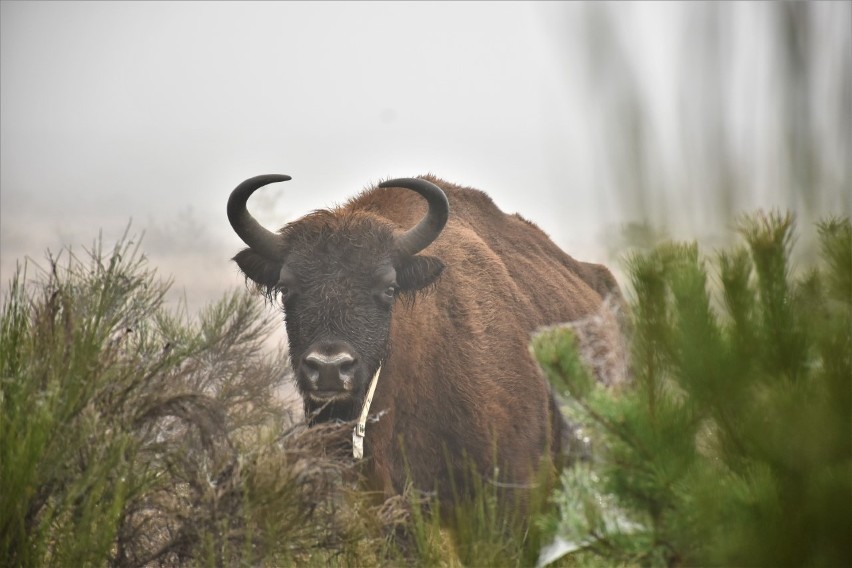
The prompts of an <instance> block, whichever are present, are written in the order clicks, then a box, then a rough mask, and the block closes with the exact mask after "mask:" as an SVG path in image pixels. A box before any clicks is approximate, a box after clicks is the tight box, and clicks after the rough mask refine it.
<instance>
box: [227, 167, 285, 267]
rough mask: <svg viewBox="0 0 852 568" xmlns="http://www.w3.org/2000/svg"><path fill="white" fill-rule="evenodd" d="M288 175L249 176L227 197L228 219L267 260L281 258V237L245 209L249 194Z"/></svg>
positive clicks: (242, 237)
mask: <svg viewBox="0 0 852 568" xmlns="http://www.w3.org/2000/svg"><path fill="white" fill-rule="evenodd" d="M289 179H291V178H290V176H286V175H281V174H266V175H262V176H255V177H253V178H249V179H247V180H246V181H244V182H243V183H241V184H240V185H238V186H237V187H236V188H234V191H232V192H231V197H229V198H228V221H230V222H231V227H233V228H234V231H235V232H236V233H237V235H239V237H240V238H241V239H242V240H243V242H244V243H245V244H247V245H248V246H250V247H251V248H252V250H254V251H255V252H257V253H258V254H260V255H261V256H264V257H266V258H267V259H269V260H277V261H280V260H281V253H282V252H283V249H282V245H281V237H280V236H278V235H277V234H275V233H273V232H272V231H270V230H269V229H266V228H264V227H263V226H262V225H261V224H260V223H258V222H257V220H256V219H255V218H254V217H252V216H251V213H249V212H248V209H246V201H248V198H249V196H250V195H251V194H252V193H254V192H255V191H256V190H258V189H260V188H261V187H263V186H264V185H267V184H270V183H275V182H278V181H287V180H289Z"/></svg>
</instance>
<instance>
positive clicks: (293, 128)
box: [0, 2, 849, 307]
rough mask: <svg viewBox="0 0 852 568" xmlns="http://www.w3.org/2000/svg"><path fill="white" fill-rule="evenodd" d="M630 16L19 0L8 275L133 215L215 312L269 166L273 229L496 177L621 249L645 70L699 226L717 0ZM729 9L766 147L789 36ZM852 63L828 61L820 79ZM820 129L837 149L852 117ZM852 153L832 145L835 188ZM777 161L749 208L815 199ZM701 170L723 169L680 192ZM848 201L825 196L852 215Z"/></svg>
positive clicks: (671, 159) (565, 233) (539, 216)
mask: <svg viewBox="0 0 852 568" xmlns="http://www.w3.org/2000/svg"><path fill="white" fill-rule="evenodd" d="M620 6H621V7H619V6H614V7H613V6H609V7H608V8H607V9H606V10H604V11H603V12H602V13H604V14H609V17H610V20H611V21H612V22H613V25H614V26H615V28H614V29H613V30H612V31H611V34H610V35H602V36H600V37H598V36H596V35H595V34H597V33H598V31H597V29H596V28H590V27H589V21H590V19H589V12H590V9H589V6H587V5H584V4H581V3H568V4H563V3H556V2H545V3H530V2H524V3H520V2H519V3H514V2H473V3H458V2H454V3H439V2H423V3H420V2H401V3H391V2H346V3H338V2H317V3H296V2H286V3H276V2H258V3H250V2H240V3H226V2H210V3H208V2H187V3H172V2H140V3H136V2H110V3H107V2H93V3H80V2H45V3H42V2H2V6H1V7H0V22H2V24H1V25H2V28H1V29H0V73H1V74H2V80H0V280H2V287H3V288H4V289H5V287H6V284H7V281H8V279H9V278H10V277H11V274H12V271H13V269H14V266H15V263H16V261H17V260H19V259H22V258H23V257H24V256H30V257H32V258H33V259H35V260H37V261H38V260H40V259H42V258H43V251H44V249H46V248H51V249H53V250H57V249H58V248H59V247H60V246H61V245H63V244H71V245H74V246H75V247H79V246H81V245H90V244H91V242H92V239H94V238H95V237H96V236H97V234H98V231H99V230H100V229H102V230H103V232H104V236H105V238H106V239H107V240H109V239H115V238H117V237H118V236H119V235H120V234H121V233H122V232H123V231H124V229H125V228H126V226H127V225H128V222H129V221H130V220H131V219H132V225H131V231H132V232H134V233H137V234H138V233H141V232H143V231H144V232H145V233H146V236H145V238H144V240H143V248H144V250H146V251H147V253H148V255H149V257H150V259H151V262H152V264H153V265H154V266H156V267H158V268H159V269H160V271H161V272H162V273H164V275H169V274H173V275H174V277H175V281H176V282H175V289H176V291H177V292H179V293H186V295H187V297H188V298H190V299H191V300H192V301H191V305H192V306H193V307H194V306H197V305H200V304H201V303H203V302H205V301H208V300H210V299H212V298H215V297H218V296H219V295H220V293H221V292H222V291H223V290H224V289H226V288H227V287H229V286H233V285H241V283H242V279H241V278H240V277H238V275H237V273H236V269H235V267H234V266H233V263H230V262H229V261H228V258H229V257H230V256H232V255H233V254H234V253H235V252H236V251H237V250H238V249H239V248H240V247H241V243H240V241H239V239H238V238H237V237H236V236H235V235H233V233H232V232H231V230H230V228H229V226H228V224H227V220H226V217H225V203H226V201H227V197H228V194H229V192H230V190H231V189H232V188H233V187H234V186H235V185H236V184H238V183H239V182H241V181H242V180H243V179H245V178H248V177H251V176H254V175H257V174H261V173H286V174H289V175H291V176H293V181H290V182H287V183H286V184H282V185H278V186H275V188H274V189H272V188H269V189H267V190H266V191H262V192H259V194H257V195H256V197H254V198H253V199H252V200H251V202H250V203H249V207H250V209H251V210H252V211H253V212H254V213H255V214H256V216H257V217H258V218H259V220H260V221H261V222H263V223H264V224H266V225H267V226H268V227H270V228H277V227H279V226H281V225H283V224H284V223H285V222H286V221H288V220H292V219H294V218H296V217H298V216H300V215H302V214H304V213H307V212H309V211H311V210H314V209H317V208H322V207H328V206H332V205H334V204H336V203H341V202H343V201H345V200H346V199H347V198H349V197H351V196H352V195H354V194H355V193H357V192H358V191H359V190H361V189H363V188H364V187H366V186H368V185H370V184H373V183H376V182H378V181H380V180H382V179H386V178H389V177H412V176H416V175H420V174H424V173H433V174H435V175H438V176H439V177H442V178H444V179H446V180H448V181H452V182H455V183H459V184H463V185H470V186H473V187H476V188H478V189H482V190H485V191H486V192H488V193H489V194H490V195H491V196H492V198H493V199H494V200H495V202H496V203H497V204H498V205H499V206H500V207H501V208H502V209H503V210H505V211H507V212H516V211H517V212H520V213H521V214H522V215H524V216H525V217H527V218H529V219H531V220H533V221H535V222H536V223H537V224H539V225H540V226H541V227H542V228H543V229H544V230H545V231H546V232H548V233H549V234H550V235H551V236H552V237H553V238H554V240H555V241H556V242H557V244H559V245H560V246H562V247H563V248H564V249H566V250H567V251H568V252H569V253H570V254H573V255H575V256H577V257H579V258H582V259H583V260H591V261H599V262H602V261H609V260H610V258H608V249H607V242H606V238H607V235H608V234H610V233H611V232H612V231H614V230H616V229H617V227H618V226H619V225H620V224H622V223H624V222H625V221H628V220H631V219H635V218H636V217H637V211H636V207H634V205H633V202H632V201H631V200H630V197H629V196H630V192H631V191H632V189H631V187H627V186H630V185H631V183H630V181H629V180H628V181H627V182H625V179H624V178H619V177H618V176H616V175H615V174H614V173H613V172H614V168H613V167H611V166H612V159H613V158H612V155H614V153H616V150H618V148H620V146H619V144H621V143H622V142H623V138H625V133H624V132H622V131H621V129H627V128H628V127H629V125H626V124H621V123H620V122H619V121H618V120H615V119H613V118H612V117H617V116H618V114H617V113H613V111H612V109H613V108H617V107H618V105H619V104H622V103H623V96H622V95H621V93H623V92H624V91H625V89H626V87H625V86H624V85H625V83H624V82H625V81H626V80H627V79H630V80H632V81H633V83H635V85H638V89H639V90H640V92H641V94H640V96H641V99H642V100H643V101H645V103H646V104H647V107H648V112H649V116H650V117H651V118H652V119H653V120H652V123H651V124H652V126H653V128H652V129H650V130H646V132H645V133H644V134H643V136H645V137H647V141H648V142H649V145H650V144H651V143H653V145H654V147H655V148H657V150H656V151H657V152H658V153H659V155H660V156H661V159H660V161H659V171H656V172H652V173H654V175H656V176H657V178H658V179H663V180H669V182H672V183H670V184H669V185H671V186H672V187H683V188H684V189H683V192H682V193H676V194H672V195H671V199H672V201H673V202H676V203H678V204H679V207H680V211H682V215H681V217H682V218H681V221H682V222H683V223H682V224H683V225H685V226H687V227H697V226H698V225H699V224H700V222H701V220H702V219H703V218H704V217H705V216H706V215H705V212H704V211H703V210H702V206H701V204H700V202H699V201H696V200H695V199H694V195H695V194H696V193H695V192H698V193H700V192H708V191H712V189H708V187H709V185H702V183H706V184H710V183H715V181H716V180H715V179H714V178H713V168H710V167H707V166H702V165H701V164H698V165H697V166H696V167H695V168H692V167H691V166H690V164H688V163H687V162H686V161H685V160H684V155H683V153H682V152H683V144H682V140H681V139H680V138H679V137H678V134H677V133H678V128H679V127H680V123H679V120H680V118H681V115H679V114H678V112H679V111H678V105H679V104H680V105H682V103H683V99H684V97H683V93H684V92H686V93H687V94H688V93H689V92H690V91H689V85H690V84H692V85H695V84H699V85H700V82H699V83H695V81H696V80H697V78H700V76H702V73H703V71H702V69H701V66H700V65H698V67H699V70H698V72H695V71H693V74H692V75H689V74H688V73H686V72H684V69H685V68H687V67H695V65H694V62H695V61H699V63H700V60H695V59H692V60H690V53H691V51H690V46H691V45H692V41H693V38H694V32H695V29H693V28H691V27H690V26H689V22H693V25H694V23H695V21H696V20H695V18H694V17H693V18H691V19H690V14H691V13H692V12H693V11H694V10H699V11H700V10H701V7H700V6H698V7H696V8H685V7H683V6H673V5H669V4H667V3H664V4H640V5H627V4H623V5H620ZM847 8H848V5H847V6H846V7H842V6H841V8H836V7H835V8H832V9H833V10H834V12H833V13H829V14H828V15H827V16H823V17H822V19H821V20H820V21H819V22H817V23H818V24H819V25H823V26H829V28H830V29H829V30H828V32H826V36H827V37H829V39H830V38H831V37H835V36H837V37H840V40H838V41H841V44H840V45H839V47H838V46H837V45H834V46H833V47H832V46H829V47H830V48H831V49H829V52H830V54H836V53H841V54H842V53H844V51H843V50H844V49H846V43H842V42H847V43H848V33H846V32H843V31H841V32H838V31H837V26H838V25H843V23H842V21H841V23H840V24H837V23H836V22H834V20H837V19H838V18H837V15H838V14H839V15H840V16H844V15H847V13H848V9H847ZM705 9H706V7H705ZM728 10H729V11H731V12H733V11H736V14H734V15H733V16H731V18H732V19H731V21H733V22H735V23H737V26H736V27H735V28H734V29H732V30H731V32H730V39H731V45H733V46H734V49H736V50H738V51H737V52H736V53H728V54H727V56H726V57H728V58H730V59H729V60H730V61H737V62H739V63H738V65H736V66H733V65H732V66H731V67H732V69H733V71H732V75H731V77H730V79H731V87H730V88H731V89H732V92H733V93H734V95H735V97H734V98H735V99H737V100H740V99H742V100H745V101H746V103H745V104H743V105H740V106H736V107H734V109H733V112H731V113H729V114H730V116H731V121H732V123H731V126H730V128H731V129H732V131H733V133H734V136H733V139H734V141H733V142H732V147H734V148H738V147H740V148H744V149H745V150H743V151H748V150H749V149H751V148H755V147H757V148H761V146H760V145H761V144H765V141H764V137H763V134H762V130H761V128H757V129H755V127H754V125H753V124H752V123H750V122H749V118H750V117H751V116H752V109H755V110H754V112H764V113H769V114H767V116H766V119H765V120H766V121H767V123H768V124H772V120H773V118H772V117H773V116H774V115H772V114H771V113H772V112H774V111H773V110H772V109H773V108H774V107H772V102H773V101H774V100H775V99H774V95H773V92H772V89H773V87H772V86H773V85H775V84H776V83H773V80H775V79H773V77H772V76H771V72H772V69H773V67H772V65H771V63H772V61H773V60H772V59H771V56H772V53H774V52H773V51H772V46H773V45H774V44H772V36H771V30H770V24H769V23H767V22H768V20H767V18H768V16H767V14H768V13H769V12H768V11H767V10H769V9H768V8H762V7H760V6H751V7H748V6H747V7H745V8H729V9H728ZM838 10H839V12H838ZM828 12H831V10H828ZM847 19H848V17H847ZM698 21H699V26H698V28H699V29H700V28H701V27H702V26H703V23H701V22H703V20H700V19H699V20H698ZM727 21H728V20H725V21H723V24H724V23H725V22H727ZM684 22H686V24H684ZM820 22H822V23H820ZM833 22H834V23H833ZM846 25H847V27H848V21H847V22H846ZM832 26H833V27H832ZM829 32H830V33H829ZM832 34H834V35H832ZM844 34H845V35H844ZM817 39H819V38H817ZM595 41H599V42H602V45H601V46H599V48H594V49H590V48H589V46H594V45H595ZM750 46H751V47H750ZM767 46H769V47H767ZM777 47H778V46H775V48H776V49H777ZM767 50H768V51H767ZM767 53H768V54H769V55H767ZM596 54H597V56H598V57H609V59H606V61H604V63H606V64H605V65H604V64H598V63H596V62H595V61H596V60H595V57H596ZM601 54H603V55H601ZM607 54H609V55H607ZM619 54H620V55H619ZM616 56H617V57H616ZM619 57H620V58H621V59H619ZM767 58H768V59H767ZM613 61H615V62H618V61H621V63H619V64H615V65H614V64H613V63H612V62H613ZM607 62H608V63H607ZM727 62H728V60H725V61H722V65H725V64H727ZM841 63H843V62H842V61H835V60H832V59H830V58H829V60H828V63H826V65H828V67H827V69H826V71H825V72H824V73H823V74H822V75H820V76H819V77H822V76H823V75H830V74H831V73H832V69H833V66H834V65H839V64H841ZM619 65H621V66H620V67H619ZM601 69H608V70H609V72H608V73H605V74H603V75H602V74H601V71H600V70H601ZM767 70H768V72H769V73H770V75H769V76H764V75H765V72H767ZM762 73H763V75H762ZM819 77H817V79H818V78H819ZM635 85H634V86H635ZM817 87H819V86H818V85H817ZM817 87H815V89H817ZM700 88H701V89H703V88H704V87H700ZM819 88H821V89H822V90H821V91H818V94H820V93H823V92H825V93H827V94H826V95H825V96H826V97H831V96H834V95H832V94H831V93H832V92H833V91H832V88H833V87H832V85H831V84H828V86H823V87H819ZM684 89H686V90H684ZM737 89H739V91H737ZM815 92H817V91H815ZM820 96H822V95H820ZM838 96H845V95H844V94H843V93H841V94H840V95H838ZM698 98H699V99H702V96H701V93H700V92H699V96H698ZM687 99H688V97H687ZM708 100H710V101H711V102H712V100H714V99H708ZM832 100H833V99H832ZM823 106H825V105H823ZM829 106H830V105H829ZM841 106H842V105H841ZM832 108H833V107H832ZM767 109H768V110H767ZM693 110H694V112H693V115H694V116H698V117H702V116H710V115H708V112H709V111H708V110H706V109H703V107H696V108H695V109H693ZM710 110H712V109H710ZM738 113H739V114H738ZM608 117H609V118H608ZM841 118H842V117H841ZM821 120H823V122H826V124H827V125H824V130H825V132H827V134H826V136H827V137H828V138H827V139H829V141H830V138H831V136H836V135H837V134H836V133H835V131H836V129H837V128H839V127H838V126H837V124H836V122H837V117H835V116H828V118H825V117H823V118H822V119H821ZM737 121H739V122H737ZM761 124H762V123H761ZM738 125H739V126H738ZM704 129H705V126H703V125H700V127H699V128H698V129H697V130H696V132H699V133H701V134H700V135H699V136H698V139H703V133H704V132H705V130H704ZM764 134H765V133H764ZM769 135H770V136H771V132H770V133H769ZM643 140H645V138H643ZM767 148H768V150H767V152H768V153H769V154H768V155H769V158H766V159H768V160H769V161H770V162H771V161H772V160H778V159H779V158H778V156H774V155H772V152H773V151H774V150H772V148H770V147H769V146H767ZM844 151H846V152H848V148H846V149H844V148H842V147H841V149H840V152H841V153H840V154H839V155H838V156H836V157H830V156H829V158H830V163H831V164H835V165H832V166H830V168H834V170H831V171H835V170H836V171H835V173H834V174H832V175H834V176H835V177H836V178H837V180H835V181H834V182H832V183H834V184H835V185H838V184H839V185H838V187H843V184H844V183H847V182H848V179H849V178H848V172H849V169H848V161H847V160H846V155H845V154H843V152H844ZM697 152H699V153H700V152H702V149H701V146H700V144H699V145H698V146H697ZM829 158H826V159H829ZM840 163H846V164H847V165H846V166H845V169H843V166H840V165H836V164H840ZM760 164H761V163H760V162H756V163H755V164H754V165H753V167H752V168H751V169H749V168H747V167H746V169H749V171H751V172H752V173H751V174H749V175H748V176H746V177H745V178H744V179H746V180H747V181H748V182H749V183H750V184H751V186H753V187H754V188H755V189H754V192H753V194H752V195H751V196H750V197H748V198H743V200H742V204H743V205H744V206H754V205H759V206H765V207H770V206H782V207H784V206H788V207H796V205H797V204H796V202H795V201H793V202H791V201H790V199H789V196H785V195H781V194H777V193H773V190H772V188H773V187H774V186H773V183H774V178H773V174H772V171H774V170H772V169H771V168H770V169H766V168H763V169H761V167H760ZM702 167H703V168H704V169H702ZM830 168H829V169H830ZM764 170H766V171H768V172H769V173H768V174H767V173H766V171H764ZM689 172H695V173H700V174H701V175H692V178H701V179H703V180H705V181H704V182H702V181H701V180H700V179H699V180H697V181H696V182H695V183H694V184H692V185H689V184H683V183H674V182H673V180H677V181H679V180H683V179H689V178H690V176H688V175H686V174H687V173H689ZM838 180H839V181H838ZM687 185H689V187H687ZM832 187H834V186H832ZM690 188H691V189H690ZM689 191H692V192H693V193H689ZM835 193H836V194H837V195H835V197H833V198H831V199H833V201H831V199H829V202H830V203H828V206H829V207H834V208H835V209H836V208H838V207H841V208H847V210H848V198H847V197H845V196H844V195H843V194H842V192H836V191H835ZM625 196H626V197H625ZM637 207H638V206H637ZM668 221H671V219H668Z"/></svg>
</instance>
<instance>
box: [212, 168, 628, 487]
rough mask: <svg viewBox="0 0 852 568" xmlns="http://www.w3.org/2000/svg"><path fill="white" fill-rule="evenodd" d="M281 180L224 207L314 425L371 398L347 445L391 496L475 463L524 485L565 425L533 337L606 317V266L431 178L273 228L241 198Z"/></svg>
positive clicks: (496, 477)
mask: <svg viewBox="0 0 852 568" xmlns="http://www.w3.org/2000/svg"><path fill="white" fill-rule="evenodd" d="M289 179H290V177H289V176H284V175H262V176H257V177H254V178H251V179H249V180H246V181H245V182H243V183H241V184H240V185H239V186H238V187H237V188H236V189H234V191H233V192H232V194H231V196H230V199H229V200H228V218H229V220H230V222H231V226H232V227H233V228H234V231H236V233H237V234H238V235H239V236H240V238H242V240H243V241H245V243H246V244H247V245H248V246H249V248H246V249H244V250H242V251H241V252H239V253H238V254H237V255H236V256H235V257H234V260H235V261H236V263H237V264H238V265H239V267H240V269H241V270H242V271H243V273H244V274H245V275H246V277H247V278H249V279H251V280H252V281H254V282H255V283H256V284H257V285H258V286H260V287H261V289H262V290H264V291H265V292H266V293H267V295H269V296H270V297H276V298H278V299H280V301H281V303H282V305H283V311H284V318H285V323H286V328H287V336H288V341H289V347H290V361H291V364H292V367H293V370H294V372H295V376H296V380H297V384H298V388H299V391H300V393H301V395H302V398H303V400H304V407H305V412H306V415H307V416H308V417H309V420H311V421H312V422H313V423H317V422H323V421H329V420H345V421H351V420H355V419H356V418H358V416H359V414H360V413H361V412H362V410H364V409H365V408H367V409H369V413H370V416H371V417H372V421H369V422H367V423H366V428H365V429H364V428H363V421H362V431H361V432H360V433H356V436H355V437H354V443H355V444H356V445H358V444H359V443H360V442H361V441H362V439H363V442H364V454H365V457H366V458H367V461H366V463H365V466H366V467H367V470H368V473H369V474H370V478H371V479H372V480H373V481H374V482H375V483H377V484H378V488H380V489H382V490H384V491H385V492H387V493H389V494H393V493H399V492H401V491H402V489H403V486H404V484H405V483H406V480H407V479H408V478H409V477H410V479H411V480H412V481H413V483H414V485H415V486H416V487H418V488H421V489H424V490H437V491H438V495H439V496H440V497H443V498H446V497H448V496H451V495H452V494H453V488H452V486H453V484H454V483H456V484H457V483H459V481H460V480H462V479H465V475H466V474H467V472H468V471H469V469H470V464H472V465H473V471H475V472H477V473H478V474H480V475H481V476H482V477H483V479H486V480H489V481H492V482H494V483H497V484H498V485H500V486H508V487H517V486H522V487H523V486H527V485H529V484H531V483H532V482H533V479H532V478H533V476H534V475H535V474H536V472H537V471H539V467H541V466H542V464H544V465H545V466H546V465H547V463H548V461H549V460H550V459H552V457H553V456H554V454H555V453H557V452H558V451H559V449H560V447H561V445H562V442H563V440H562V437H563V436H565V432H564V426H563V421H562V419H561V416H560V415H559V411H558V407H557V405H556V403H555V401H554V397H553V396H552V394H551V392H550V389H549V387H548V384H547V382H546V381H545V380H544V378H543V377H542V375H541V374H540V371H539V369H538V367H537V365H536V363H535V362H534V361H533V359H532V357H531V356H530V353H529V351H528V347H527V345H528V342H529V338H530V334H531V332H533V331H534V330H535V329H537V328H539V327H541V326H544V325H549V324H556V323H559V322H567V321H576V320H580V319H583V318H587V317H590V316H596V317H601V316H600V315H599V314H601V308H602V305H603V302H604V298H605V296H607V295H610V294H614V295H615V296H616V297H618V298H620V293H619V292H618V287H617V285H616V283H615V280H614V279H613V277H612V275H611V274H610V272H609V271H608V270H607V269H606V268H605V267H603V266H600V265H595V264H587V263H583V262H579V261H577V260H575V259H573V258H571V257H570V256H568V255H567V254H565V253H564V252H562V251H561V250H560V249H559V248H558V247H557V246H556V245H555V244H553V242H552V241H551V240H550V239H549V238H548V237H547V235H545V234H544V233H543V232H542V231H541V230H540V229H539V228H538V227H536V226H535V225H534V224H532V223H530V222H529V221H526V220H525V219H523V218H522V217H520V216H518V215H507V214H505V213H503V212H502V211H500V209H498V208H497V206H495V205H494V203H493V202H492V201H491V199H490V198H489V197H488V196H487V195H485V194H484V193H482V192H481V191H478V190H474V189H469V188H463V187H459V186H456V185H453V184H451V183H447V182H444V181H442V180H440V179H437V178H434V177H431V176H424V177H420V178H413V179H395V180H391V181H387V182H384V183H381V184H379V186H378V187H374V188H371V189H368V190H366V191H364V192H362V193H361V194H360V195H358V196H357V197H355V198H354V199H352V200H350V201H349V202H348V203H346V204H345V205H343V206H340V207H337V208H334V209H331V210H322V211H315V212H313V213H311V214H309V215H306V216H304V217H302V218H301V219H298V220H296V221H293V222H292V223H290V224H288V225H287V226H285V227H284V228H283V229H281V230H280V231H279V232H277V233H274V232H271V231H269V230H267V229H265V228H263V227H262V226H261V225H260V224H259V223H258V222H257V221H256V220H255V219H254V218H253V217H252V216H251V214H249V212H248V211H247V210H246V201H247V200H248V198H249V196H250V195H251V194H252V193H253V192H254V191H255V190H257V189H258V188H260V187H263V186H265V185H267V184H269V183H273V182H279V181H286V180H289ZM421 253H422V254H421ZM603 317H604V318H605V319H606V322H605V325H607V326H610V327H611V328H612V329H616V328H617V324H616V322H615V320H614V318H613V317H612V315H611V314H609V315H608V314H607V313H605V314H604V316H603ZM371 386H372V388H374V389H375V395H374V397H372V404H370V403H369V401H368V402H367V405H366V407H365V399H368V398H370V396H368V389H370V390H371ZM364 411H365V412H366V410H364ZM360 434H365V437H363V438H361V439H359V438H360ZM457 489H458V487H456V490H457Z"/></svg>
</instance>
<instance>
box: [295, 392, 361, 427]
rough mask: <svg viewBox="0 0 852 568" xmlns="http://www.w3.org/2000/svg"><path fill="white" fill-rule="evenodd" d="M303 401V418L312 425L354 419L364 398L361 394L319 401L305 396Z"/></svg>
mask: <svg viewBox="0 0 852 568" xmlns="http://www.w3.org/2000/svg"><path fill="white" fill-rule="evenodd" d="M304 402H305V420H307V422H308V424H309V425H311V426H313V425H314V424H320V423H323V422H350V421H352V420H355V419H356V418H358V414H359V413H360V412H361V406H362V405H363V402H364V399H363V397H361V396H350V397H347V398H345V399H333V400H329V401H326V402H320V401H314V400H311V399H309V398H307V397H306V398H305V399H304Z"/></svg>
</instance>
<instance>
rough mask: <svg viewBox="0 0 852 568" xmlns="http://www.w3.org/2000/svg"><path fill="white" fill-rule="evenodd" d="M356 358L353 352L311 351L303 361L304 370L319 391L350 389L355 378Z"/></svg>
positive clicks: (312, 384) (310, 382)
mask: <svg viewBox="0 0 852 568" xmlns="http://www.w3.org/2000/svg"><path fill="white" fill-rule="evenodd" d="M355 363H356V359H355V356H354V355H352V353H349V352H347V351H338V352H336V353H331V354H329V353H323V352H320V351H311V352H310V353H308V354H307V355H305V357H304V359H303V361H302V372H303V374H304V377H305V379H307V381H308V383H309V384H310V385H311V386H312V387H313V388H314V389H316V390H317V391H332V392H333V391H341V390H350V389H351V388H352V384H353V380H354V378H355Z"/></svg>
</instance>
